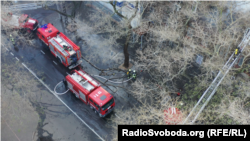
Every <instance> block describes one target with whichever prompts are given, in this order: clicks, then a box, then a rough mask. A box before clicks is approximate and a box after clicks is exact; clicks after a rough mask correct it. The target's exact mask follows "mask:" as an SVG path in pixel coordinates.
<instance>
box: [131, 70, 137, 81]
mask: <svg viewBox="0 0 250 141" xmlns="http://www.w3.org/2000/svg"><path fill="white" fill-rule="evenodd" d="M132 80H133V81H135V80H136V72H135V70H134V71H133V74H132Z"/></svg>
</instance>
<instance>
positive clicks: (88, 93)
mask: <svg viewBox="0 0 250 141" xmlns="http://www.w3.org/2000/svg"><path fill="white" fill-rule="evenodd" d="M66 81H67V87H68V88H69V89H70V91H71V92H72V93H73V94H74V95H75V96H76V97H77V98H79V99H80V100H81V101H82V102H83V103H85V104H87V105H89V106H90V108H91V109H94V110H95V113H97V114H98V115H99V116H100V117H105V116H106V115H108V114H109V113H110V112H111V111H112V110H113V109H114V107H115V100H114V98H113V96H112V95H111V94H110V93H109V92H107V91H106V90H105V89H103V88H102V87H101V86H100V83H98V82H97V81H95V80H94V79H93V78H91V77H90V76H89V75H88V74H87V73H85V72H84V71H83V70H79V71H77V70H73V73H72V74H69V75H67V76H66Z"/></svg>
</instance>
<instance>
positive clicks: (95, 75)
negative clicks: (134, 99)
mask: <svg viewBox="0 0 250 141" xmlns="http://www.w3.org/2000/svg"><path fill="white" fill-rule="evenodd" d="M91 76H96V77H100V78H102V79H106V80H107V82H111V83H117V84H120V83H124V82H127V81H129V80H131V79H132V78H130V79H128V80H125V81H122V82H114V81H111V80H109V79H107V78H105V77H101V76H99V75H91Z"/></svg>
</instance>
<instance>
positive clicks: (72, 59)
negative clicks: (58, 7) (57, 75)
mask: <svg viewBox="0 0 250 141" xmlns="http://www.w3.org/2000/svg"><path fill="white" fill-rule="evenodd" d="M36 34H37V36H38V38H39V39H40V40H41V41H43V42H44V43H45V44H46V45H47V46H48V47H49V49H50V51H51V53H52V54H53V55H54V56H55V57H56V58H57V59H58V60H59V62H61V63H62V64H63V65H64V66H65V67H68V68H69V69H73V68H75V67H77V66H78V65H80V64H81V62H82V59H81V51H80V48H79V46H77V45H76V44H74V43H73V42H72V41H71V40H70V39H69V38H68V37H67V36H65V35H64V34H63V33H61V32H59V31H58V30H57V29H56V28H55V27H54V26H53V25H52V24H51V23H48V24H45V25H42V26H41V27H40V28H38V29H37V32H36Z"/></svg>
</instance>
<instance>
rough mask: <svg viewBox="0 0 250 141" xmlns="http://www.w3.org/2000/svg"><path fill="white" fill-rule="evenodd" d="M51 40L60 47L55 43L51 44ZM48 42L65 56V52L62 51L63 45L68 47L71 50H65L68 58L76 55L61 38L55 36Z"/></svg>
mask: <svg viewBox="0 0 250 141" xmlns="http://www.w3.org/2000/svg"><path fill="white" fill-rule="evenodd" d="M53 40H55V41H57V42H58V43H59V45H60V46H58V44H57V43H56V42H53ZM49 42H51V43H52V44H53V45H54V46H55V47H56V48H57V49H58V50H60V51H61V52H62V53H63V54H64V55H65V56H67V52H66V51H65V50H64V49H63V45H66V46H68V47H70V48H71V50H67V51H68V52H69V55H70V56H71V55H73V54H75V53H76V52H75V50H74V49H73V47H72V46H71V45H70V44H69V43H68V42H67V41H65V40H64V39H63V38H62V37H61V36H59V35H57V36H56V37H53V38H51V39H50V40H49Z"/></svg>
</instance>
